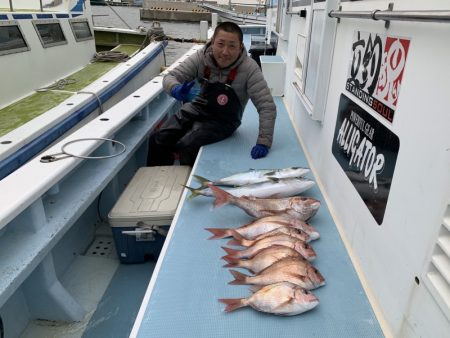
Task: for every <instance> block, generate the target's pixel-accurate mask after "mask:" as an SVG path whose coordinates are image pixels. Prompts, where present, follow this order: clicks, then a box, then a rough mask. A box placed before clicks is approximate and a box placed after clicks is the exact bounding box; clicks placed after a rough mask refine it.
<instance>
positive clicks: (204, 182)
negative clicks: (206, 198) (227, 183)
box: [193, 175, 211, 188]
mask: <svg viewBox="0 0 450 338" xmlns="http://www.w3.org/2000/svg"><path fill="white" fill-rule="evenodd" d="M193 176H194V177H195V178H196V179H197V181H199V182H200V184H201V185H202V188H207V187H208V184H209V183H211V181H210V180H208V179H207V178H204V177H202V176H199V175H193Z"/></svg>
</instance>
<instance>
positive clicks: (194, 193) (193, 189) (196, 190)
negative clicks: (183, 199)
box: [182, 184, 201, 200]
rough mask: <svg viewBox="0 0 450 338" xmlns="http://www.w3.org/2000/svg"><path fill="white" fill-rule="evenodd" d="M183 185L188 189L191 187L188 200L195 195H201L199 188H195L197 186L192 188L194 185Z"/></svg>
mask: <svg viewBox="0 0 450 338" xmlns="http://www.w3.org/2000/svg"><path fill="white" fill-rule="evenodd" d="M182 186H183V187H185V188H186V189H189V191H190V192H191V195H190V196H189V197H188V198H187V199H188V200H191V199H193V198H194V197H197V196H198V195H201V194H200V193H199V189H195V188H192V187H190V186H188V185H184V184H182Z"/></svg>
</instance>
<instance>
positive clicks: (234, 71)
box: [203, 66, 237, 86]
mask: <svg viewBox="0 0 450 338" xmlns="http://www.w3.org/2000/svg"><path fill="white" fill-rule="evenodd" d="M203 75H204V76H203V77H204V78H205V79H206V80H209V78H210V77H211V68H209V67H208V66H206V67H205V71H204V74H203ZM236 75H237V67H236V68H233V69H232V70H230V72H229V73H228V77H227V82H226V84H227V85H229V86H231V83H232V82H233V81H234V79H235V78H236Z"/></svg>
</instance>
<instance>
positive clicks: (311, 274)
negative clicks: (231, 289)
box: [228, 257, 325, 290]
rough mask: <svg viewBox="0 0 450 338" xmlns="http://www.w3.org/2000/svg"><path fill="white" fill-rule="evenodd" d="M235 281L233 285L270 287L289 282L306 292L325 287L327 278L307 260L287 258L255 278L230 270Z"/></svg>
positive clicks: (232, 282)
mask: <svg viewBox="0 0 450 338" xmlns="http://www.w3.org/2000/svg"><path fill="white" fill-rule="evenodd" d="M230 272H231V274H232V275H233V276H234V278H235V279H234V280H233V281H231V282H229V283H228V284H231V285H244V284H256V285H269V284H273V283H279V282H289V283H292V284H295V285H298V286H300V287H302V288H304V289H306V290H312V289H316V288H318V287H320V286H322V285H325V278H323V276H322V274H321V273H320V272H319V270H317V269H316V268H315V267H314V266H312V265H311V264H310V263H309V262H307V261H306V260H301V259H298V258H293V257H286V258H283V259H280V260H279V261H277V262H275V263H273V264H272V265H270V266H268V267H267V268H265V269H264V270H262V271H261V272H259V273H258V274H257V275H255V276H248V275H245V274H243V273H240V272H239V271H236V270H230Z"/></svg>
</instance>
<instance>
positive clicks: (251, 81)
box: [163, 43, 277, 147]
mask: <svg viewBox="0 0 450 338" xmlns="http://www.w3.org/2000/svg"><path fill="white" fill-rule="evenodd" d="M205 65H207V66H208V67H209V68H210V69H211V75H210V78H209V80H210V81H211V82H223V83H224V82H226V80H227V77H228V73H229V72H230V70H231V69H233V68H235V67H236V66H238V70H237V76H236V78H235V80H234V81H233V83H232V84H231V87H232V88H233V89H234V91H235V92H236V95H237V96H238V98H239V100H240V102H241V105H242V107H245V106H246V104H247V102H248V100H249V99H251V100H252V102H253V104H254V105H255V107H256V110H257V111H258V114H259V132H258V139H257V141H256V143H259V144H264V145H266V146H268V147H270V146H271V145H272V140H273V130H274V125H275V118H276V116H277V111H276V106H275V103H274V101H273V98H272V95H271V94H270V90H269V88H268V86H267V83H266V81H265V80H264V77H263V74H262V72H261V69H260V68H259V66H258V64H257V63H256V62H255V60H253V59H252V58H251V57H249V56H248V55H247V51H246V49H245V48H244V49H243V51H242V54H241V56H240V57H239V58H238V59H237V60H236V62H235V63H233V64H232V65H231V66H229V67H227V68H223V69H219V68H218V67H217V66H216V65H215V62H214V60H213V58H212V50H211V43H208V44H206V45H205V47H204V48H202V49H200V50H198V51H197V52H196V53H195V54H193V55H191V56H190V57H188V58H187V59H186V60H185V61H183V62H182V63H181V64H179V65H178V66H177V67H176V68H175V69H173V70H171V71H170V72H169V73H168V74H167V75H166V76H165V77H164V79H163V87H164V90H165V91H166V92H167V93H169V94H170V90H171V89H172V87H173V86H175V85H177V84H180V83H183V82H185V81H192V80H194V79H201V78H203V76H204V69H205Z"/></svg>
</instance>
